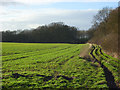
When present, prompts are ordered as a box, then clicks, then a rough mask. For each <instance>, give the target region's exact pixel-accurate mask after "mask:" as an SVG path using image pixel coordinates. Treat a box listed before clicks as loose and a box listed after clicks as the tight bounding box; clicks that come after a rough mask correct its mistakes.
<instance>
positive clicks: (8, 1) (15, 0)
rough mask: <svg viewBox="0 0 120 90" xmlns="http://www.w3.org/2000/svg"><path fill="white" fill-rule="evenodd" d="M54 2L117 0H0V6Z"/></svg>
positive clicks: (110, 0) (116, 0) (113, 0)
mask: <svg viewBox="0 0 120 90" xmlns="http://www.w3.org/2000/svg"><path fill="white" fill-rule="evenodd" d="M56 2H119V0H1V1H0V5H1V6H7V5H22V4H28V5H33V4H34V5H35V4H43V5H44V4H50V3H56Z"/></svg>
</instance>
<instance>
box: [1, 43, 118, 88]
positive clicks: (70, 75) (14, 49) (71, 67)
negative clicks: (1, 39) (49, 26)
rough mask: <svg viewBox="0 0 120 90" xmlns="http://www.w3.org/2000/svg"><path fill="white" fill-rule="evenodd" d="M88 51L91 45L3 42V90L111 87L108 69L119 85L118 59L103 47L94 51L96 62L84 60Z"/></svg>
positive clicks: (92, 54)
mask: <svg viewBox="0 0 120 90" xmlns="http://www.w3.org/2000/svg"><path fill="white" fill-rule="evenodd" d="M88 48H89V44H61V43H58V44H52V43H47V44H45V43H2V88H3V89H6V88H9V89H11V88H32V89H33V88H41V89H46V88H53V89H54V88H108V87H109V85H110V84H109V81H108V80H107V79H108V78H106V77H107V75H106V73H105V70H104V67H106V68H107V69H108V71H110V72H111V73H112V76H113V77H114V79H115V83H119V82H118V73H117V70H118V66H117V64H116V63H118V60H117V59H115V58H113V57H110V56H108V55H106V54H105V53H104V52H103V51H102V50H101V47H99V46H94V47H92V48H91V52H90V53H89V55H90V56H91V58H92V59H90V60H88V59H87V58H83V57H80V52H84V51H85V50H86V49H88ZM111 59H112V61H111ZM95 60H96V61H95ZM100 65H103V66H100Z"/></svg>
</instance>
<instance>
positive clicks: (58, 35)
mask: <svg viewBox="0 0 120 90" xmlns="http://www.w3.org/2000/svg"><path fill="white" fill-rule="evenodd" d="M91 32H92V30H91V31H85V30H78V29H77V28H76V27H71V26H68V25H65V24H64V23H63V22H53V23H50V24H48V25H44V26H39V27H37V28H36V29H31V30H16V31H10V30H7V31H2V32H1V33H2V42H21V43H86V42H87V41H88V40H89V39H90V38H91V36H92V33H91Z"/></svg>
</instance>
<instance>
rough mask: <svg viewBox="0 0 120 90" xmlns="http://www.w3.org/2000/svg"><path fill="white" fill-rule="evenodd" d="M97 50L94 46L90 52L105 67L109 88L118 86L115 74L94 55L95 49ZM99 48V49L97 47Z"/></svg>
mask: <svg viewBox="0 0 120 90" xmlns="http://www.w3.org/2000/svg"><path fill="white" fill-rule="evenodd" d="M94 50H95V47H93V49H92V51H91V52H90V54H91V55H92V57H93V58H94V60H95V61H97V62H98V63H99V64H100V66H101V67H102V68H103V70H104V74H105V78H106V81H107V86H108V87H109V88H118V87H117V86H116V83H115V80H114V76H113V75H112V73H111V71H109V70H108V68H107V67H105V66H104V65H103V64H102V63H101V62H100V61H99V60H97V58H96V57H95V56H94V55H93V51H94ZM96 50H97V49H96Z"/></svg>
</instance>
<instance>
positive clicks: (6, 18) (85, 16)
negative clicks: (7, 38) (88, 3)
mask: <svg viewBox="0 0 120 90" xmlns="http://www.w3.org/2000/svg"><path fill="white" fill-rule="evenodd" d="M97 11H98V10H93V9H87V10H65V9H53V8H49V9H37V10H32V9H31V10H11V11H9V12H7V11H6V12H5V13H6V15H3V16H0V20H1V22H2V30H8V29H10V30H16V29H30V28H36V27H37V26H39V25H44V24H49V23H52V22H59V21H61V22H65V24H68V25H71V26H76V27H78V28H79V29H88V28H89V27H90V26H91V24H90V22H91V20H92V17H93V16H94V15H95V14H96V12H97Z"/></svg>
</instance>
